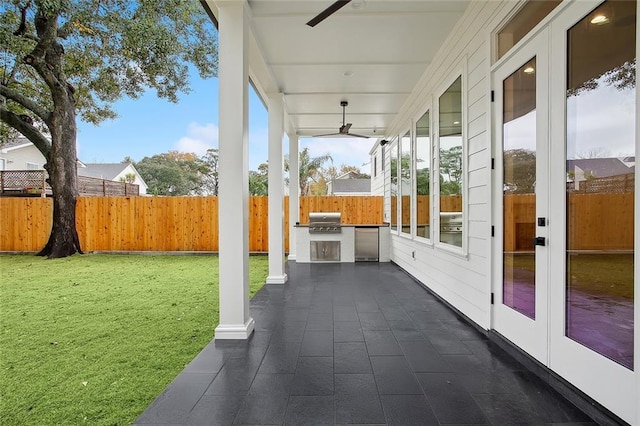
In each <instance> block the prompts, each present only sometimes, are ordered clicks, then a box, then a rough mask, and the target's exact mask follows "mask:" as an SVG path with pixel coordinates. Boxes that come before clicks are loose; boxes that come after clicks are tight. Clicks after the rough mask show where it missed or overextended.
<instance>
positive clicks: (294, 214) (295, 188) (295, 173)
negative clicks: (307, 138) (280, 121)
mask: <svg viewBox="0 0 640 426" xmlns="http://www.w3.org/2000/svg"><path fill="white" fill-rule="evenodd" d="M299 149H300V148H299V141H298V135H296V134H295V133H294V134H289V260H296V228H295V225H296V223H297V222H299V221H300V182H299V181H300V172H299V170H298V168H299V163H298V151H299Z"/></svg>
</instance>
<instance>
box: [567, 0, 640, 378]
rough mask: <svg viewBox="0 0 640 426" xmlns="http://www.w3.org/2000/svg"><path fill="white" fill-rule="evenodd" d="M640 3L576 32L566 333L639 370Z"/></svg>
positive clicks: (587, 21)
mask: <svg viewBox="0 0 640 426" xmlns="http://www.w3.org/2000/svg"><path fill="white" fill-rule="evenodd" d="M636 7H637V4H636V2H618V1H608V2H604V3H603V4H602V5H600V6H599V7H598V8H596V9H595V10H593V11H592V12H591V13H590V14H588V15H587V16H586V17H584V18H583V19H582V20H581V21H579V22H578V23H577V24H575V25H574V26H573V27H572V28H570V29H569V31H568V32H567V71H568V72H567V94H566V111H567V130H566V140H567V146H566V155H567V156H566V170H567V187H566V221H567V223H566V281H565V282H566V324H565V326H566V336H567V337H569V338H571V339H573V340H574V341H576V342H578V343H580V344H582V345H584V346H586V347H588V348H590V349H591V350H593V351H595V352H597V353H599V354H601V355H604V356H605V357H607V358H609V359H611V360H613V361H615V362H617V363H618V364H620V365H622V366H624V367H626V368H628V369H633V344H634V342H633V334H634V319H633V315H634V312H633V310H634V294H633V293H634V291H633V286H634V252H635V248H634V235H635V234H634V203H635V198H634V188H635V179H634V178H635V169H634V168H635V155H636V152H635V146H636V143H635V137H636V136H635V126H636V119H637V111H636V87H635V86H636V78H635V76H636V44H635V40H636V27H635V22H636Z"/></svg>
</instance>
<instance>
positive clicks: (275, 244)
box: [267, 93, 287, 284]
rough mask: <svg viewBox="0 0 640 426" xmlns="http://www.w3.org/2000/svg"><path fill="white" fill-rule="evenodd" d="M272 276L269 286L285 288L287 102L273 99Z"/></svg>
mask: <svg viewBox="0 0 640 426" xmlns="http://www.w3.org/2000/svg"><path fill="white" fill-rule="evenodd" d="M268 107H269V276H268V277H267V284H284V283H286V282H287V274H285V272H284V157H283V154H282V142H283V138H284V102H283V99H282V93H274V94H272V95H269V105H268Z"/></svg>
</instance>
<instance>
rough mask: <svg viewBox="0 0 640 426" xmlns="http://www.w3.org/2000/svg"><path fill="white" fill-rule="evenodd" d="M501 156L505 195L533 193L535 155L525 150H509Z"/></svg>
mask: <svg viewBox="0 0 640 426" xmlns="http://www.w3.org/2000/svg"><path fill="white" fill-rule="evenodd" d="M503 155H504V181H503V184H504V191H505V193H507V194H533V193H535V184H536V153H535V152H534V151H530V150H527V149H510V150H508V151H505V152H504V154H503Z"/></svg>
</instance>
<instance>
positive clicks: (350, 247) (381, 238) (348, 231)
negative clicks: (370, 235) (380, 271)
mask: <svg viewBox="0 0 640 426" xmlns="http://www.w3.org/2000/svg"><path fill="white" fill-rule="evenodd" d="M294 228H295V232H296V262H298V263H312V262H313V263H315V262H319V263H328V262H327V261H312V260H311V243H312V242H314V241H318V242H326V241H338V242H339V243H340V260H339V261H334V262H341V263H353V262H355V261H356V260H355V229H356V228H378V262H390V261H391V250H390V244H391V235H390V229H389V224H388V223H383V224H343V225H341V228H342V229H341V232H339V233H317V234H313V233H309V225H308V224H300V225H294Z"/></svg>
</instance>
